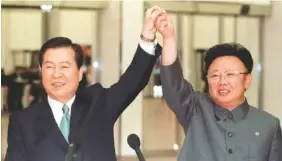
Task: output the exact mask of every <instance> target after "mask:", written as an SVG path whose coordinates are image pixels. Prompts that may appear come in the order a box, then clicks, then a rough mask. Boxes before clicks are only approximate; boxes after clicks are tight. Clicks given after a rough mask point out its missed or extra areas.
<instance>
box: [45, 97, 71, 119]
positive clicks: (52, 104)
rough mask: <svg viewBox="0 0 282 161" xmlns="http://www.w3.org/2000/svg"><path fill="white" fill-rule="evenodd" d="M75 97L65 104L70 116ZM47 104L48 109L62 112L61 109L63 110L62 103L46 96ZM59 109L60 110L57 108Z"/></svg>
mask: <svg viewBox="0 0 282 161" xmlns="http://www.w3.org/2000/svg"><path fill="white" fill-rule="evenodd" d="M75 97H76V95H74V96H73V97H72V98H71V99H70V100H68V101H67V103H65V104H66V105H67V106H68V107H69V108H70V109H69V114H71V107H72V104H73V102H74V99H75ZM47 99H48V103H49V105H50V107H51V108H52V109H54V110H62V109H61V108H63V105H64V103H62V102H59V101H58V100H55V99H53V98H51V97H50V96H48V98H47ZM59 107H61V108H59Z"/></svg>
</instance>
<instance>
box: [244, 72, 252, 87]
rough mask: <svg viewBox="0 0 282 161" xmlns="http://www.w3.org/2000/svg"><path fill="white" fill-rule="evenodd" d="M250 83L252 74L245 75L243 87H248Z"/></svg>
mask: <svg viewBox="0 0 282 161" xmlns="http://www.w3.org/2000/svg"><path fill="white" fill-rule="evenodd" d="M251 83H252V74H248V75H246V77H245V82H244V86H245V89H248V88H249V87H250V85H251Z"/></svg>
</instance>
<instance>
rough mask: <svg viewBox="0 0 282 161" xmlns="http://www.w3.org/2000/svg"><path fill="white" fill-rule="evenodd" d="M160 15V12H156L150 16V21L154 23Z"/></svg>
mask: <svg viewBox="0 0 282 161" xmlns="http://www.w3.org/2000/svg"><path fill="white" fill-rule="evenodd" d="M161 14H162V12H161V10H156V11H154V12H153V13H152V14H151V16H150V17H151V20H153V21H154V22H155V20H156V18H157V17H159V16H160V15H161Z"/></svg>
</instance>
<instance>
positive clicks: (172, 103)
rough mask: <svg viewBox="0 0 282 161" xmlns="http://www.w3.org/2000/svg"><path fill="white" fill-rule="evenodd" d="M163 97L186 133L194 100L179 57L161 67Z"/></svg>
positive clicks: (193, 94) (191, 88)
mask: <svg viewBox="0 0 282 161" xmlns="http://www.w3.org/2000/svg"><path fill="white" fill-rule="evenodd" d="M161 84H162V89H163V97H164V99H165V101H166V103H167V104H168V106H169V108H170V109H171V110H172V111H173V112H174V113H175V115H176V117H177V119H178V121H179V123H180V124H181V125H182V127H183V129H184V132H185V133H186V131H187V129H188V126H189V122H190V120H191V118H192V116H193V113H194V108H195V107H196V106H195V103H196V100H195V92H194V89H193V87H192V85H191V84H190V83H189V82H188V81H187V80H185V79H184V77H183V73H182V69H181V65H180V62H179V59H177V60H176V61H175V62H174V63H173V64H171V65H169V66H162V67H161Z"/></svg>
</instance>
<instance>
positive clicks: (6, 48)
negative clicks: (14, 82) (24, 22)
mask: <svg viewBox="0 0 282 161" xmlns="http://www.w3.org/2000/svg"><path fill="white" fill-rule="evenodd" d="M1 13H2V15H1V18H2V26H1V30H2V32H1V33H2V41H1V46H2V48H1V50H2V51H1V52H2V59H1V68H4V72H5V74H11V73H12V72H13V69H14V65H13V58H12V56H10V55H11V50H10V44H9V42H10V27H9V25H10V18H9V10H5V9H2V12H1Z"/></svg>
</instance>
